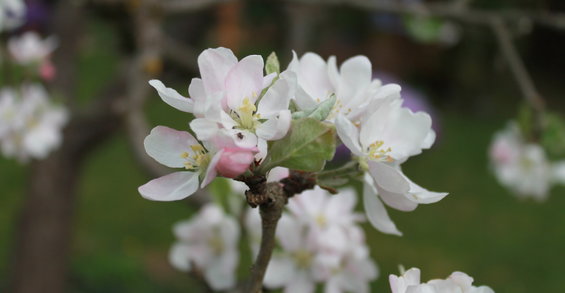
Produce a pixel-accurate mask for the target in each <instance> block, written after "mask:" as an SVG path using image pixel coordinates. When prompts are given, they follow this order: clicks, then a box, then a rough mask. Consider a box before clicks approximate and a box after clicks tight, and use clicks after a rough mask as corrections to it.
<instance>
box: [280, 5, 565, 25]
mask: <svg viewBox="0 0 565 293" xmlns="http://www.w3.org/2000/svg"><path fill="white" fill-rule="evenodd" d="M288 1H289V2H300V3H310V4H330V5H338V4H342V5H349V6H354V7H359V8H363V9H366V10H369V11H376V12H388V13H397V14H411V15H419V16H438V17H445V18H452V19H456V20H460V21H464V22H469V23H475V24H483V25H490V22H491V19H492V18H500V19H502V20H504V21H518V20H523V19H529V20H531V21H533V22H536V23H538V24H540V25H544V26H548V27H551V28H554V29H559V30H565V14H564V13H551V12H547V11H542V12H529V11H522V10H515V9H507V10H503V11H490V10H482V9H471V8H467V6H466V5H461V4H460V3H458V2H457V1H456V2H454V3H445V2H435V3H425V4H424V3H418V4H411V3H406V2H403V1H377V0H288ZM454 4H455V5H454Z"/></svg>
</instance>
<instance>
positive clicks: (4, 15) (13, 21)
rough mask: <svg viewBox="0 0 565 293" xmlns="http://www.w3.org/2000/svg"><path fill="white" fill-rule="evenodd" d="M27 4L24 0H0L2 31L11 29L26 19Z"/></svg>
mask: <svg viewBox="0 0 565 293" xmlns="http://www.w3.org/2000/svg"><path fill="white" fill-rule="evenodd" d="M25 13H26V6H25V3H24V1H22V0H2V1H0V32H2V31H5V30H11V29H14V28H16V27H18V26H19V25H21V24H22V23H23V21H24V17H25Z"/></svg>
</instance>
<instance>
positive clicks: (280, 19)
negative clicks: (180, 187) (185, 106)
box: [0, 0, 565, 293]
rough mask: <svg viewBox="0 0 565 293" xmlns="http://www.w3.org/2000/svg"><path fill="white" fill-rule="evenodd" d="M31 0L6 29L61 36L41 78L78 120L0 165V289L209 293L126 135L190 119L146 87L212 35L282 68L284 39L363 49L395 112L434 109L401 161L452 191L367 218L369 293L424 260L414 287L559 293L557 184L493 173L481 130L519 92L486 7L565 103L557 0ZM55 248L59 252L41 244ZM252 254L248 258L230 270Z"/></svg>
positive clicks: (171, 73) (519, 97)
mask: <svg viewBox="0 0 565 293" xmlns="http://www.w3.org/2000/svg"><path fill="white" fill-rule="evenodd" d="M26 3H27V5H28V13H27V21H26V24H25V25H24V26H23V27H21V28H19V29H18V30H16V31H13V32H10V33H8V34H17V33H19V32H21V31H25V30H35V31H38V32H40V33H41V34H43V35H44V36H49V35H54V36H56V37H57V38H58V39H59V48H58V49H57V51H55V53H54V62H55V65H56V66H57V69H58V77H57V80H55V82H54V83H53V85H52V89H53V91H54V92H56V93H57V94H58V95H59V96H60V97H61V99H63V100H64V101H67V102H68V104H69V105H71V106H70V109H71V111H72V119H71V122H70V123H69V126H68V127H67V129H65V140H64V142H63V146H62V147H61V149H59V150H58V151H57V152H55V153H54V154H53V155H52V156H50V157H49V158H48V159H47V160H45V161H42V162H31V163H29V164H27V165H22V164H19V163H18V162H16V161H15V160H10V159H5V158H0V190H1V192H0V193H1V196H0V260H1V261H0V291H1V292H10V291H8V290H9V289H8V288H9V284H10V280H13V279H16V280H17V279H18V278H19V279H20V280H24V279H25V280H26V282H34V280H35V278H39V279H41V277H42V276H43V277H44V278H45V277H46V276H49V275H50V274H53V276H63V277H61V278H62V280H63V284H64V285H63V286H64V288H65V289H64V292H138V293H140V292H204V290H205V288H201V287H199V286H200V285H198V283H195V282H194V280H192V279H191V278H190V277H189V276H187V275H185V274H183V273H181V272H178V271H175V270H174V269H173V268H172V267H171V266H170V265H169V264H168V258H167V254H168V249H169V247H170V245H171V244H172V242H173V241H174V237H173V235H172V233H171V226H172V224H173V223H175V222H177V221H179V220H182V219H185V218H188V217H189V216H190V215H192V214H193V213H194V212H195V211H196V209H195V208H194V207H193V206H192V205H191V204H190V202H172V203H158V202H150V201H147V200H144V199H142V198H141V196H140V195H139V194H138V192H137V187H138V186H140V185H141V184H143V183H145V182H146V181H147V180H148V179H150V178H152V177H153V175H154V173H152V171H151V168H150V167H148V165H150V164H151V163H150V162H144V161H143V160H144V159H143V158H140V157H141V156H143V153H140V152H139V151H136V149H135V145H136V143H137V144H138V145H140V144H139V141H140V139H142V138H143V137H144V136H145V135H146V134H147V133H148V129H150V127H153V126H155V125H166V126H169V127H172V128H177V129H185V128H186V127H187V122H188V119H190V117H188V116H187V115H186V114H184V113H182V112H179V111H176V110H174V109H172V108H171V107H169V106H167V105H166V104H165V103H163V102H162V101H161V100H160V99H159V97H158V95H157V94H156V92H154V91H152V89H150V88H149V86H148V85H147V83H146V81H147V80H148V79H150V78H152V77H158V78H159V79H161V80H163V82H164V83H165V84H167V85H172V86H174V87H175V88H176V89H177V90H178V91H179V92H180V93H181V94H185V95H186V94H187V86H188V84H189V82H190V80H191V79H192V78H193V77H197V76H198V75H199V73H198V68H197V67H196V58H197V56H198V54H199V53H200V52H201V51H202V50H204V49H206V48H210V47H218V46H224V47H227V48H230V49H232V50H233V51H234V52H235V53H236V55H237V56H238V57H240V58H241V57H243V56H245V55H248V54H260V55H262V56H263V57H265V58H266V56H267V55H268V54H269V53H270V52H272V51H274V52H276V53H277V55H278V56H279V58H280V59H281V63H282V64H283V67H286V64H288V61H290V59H291V57H292V53H291V50H295V51H296V52H297V54H298V55H299V56H300V55H302V54H303V53H305V52H308V51H313V52H316V53H318V54H320V55H321V56H322V57H324V58H327V57H329V56H331V55H335V56H337V59H338V63H341V62H343V61H344V60H345V59H347V58H349V57H352V56H354V55H358V54H363V55H366V56H368V57H369V59H370V60H371V62H372V64H373V69H374V71H375V72H374V74H375V77H378V78H381V79H382V80H383V81H385V82H387V83H389V82H393V83H398V84H400V85H401V86H402V87H403V92H402V93H403V97H404V98H405V100H406V104H407V106H409V107H414V109H417V110H425V111H428V112H430V113H431V115H432V116H433V120H434V127H435V129H436V131H437V132H438V139H437V140H436V144H435V145H434V147H433V148H432V149H430V150H428V151H425V152H424V153H423V154H421V155H419V156H417V157H415V158H412V159H410V160H409V161H408V162H407V163H406V164H404V171H405V173H406V174H407V175H408V176H409V177H410V178H411V179H413V180H414V181H415V182H418V183H419V184H421V185H422V186H425V187H426V188H429V189H430V190H437V191H447V192H449V193H450V195H449V196H448V197H446V198H445V199H444V200H442V201H441V202H439V203H436V204H434V205H429V206H426V205H424V206H420V207H419V208H418V209H417V210H416V211H414V212H411V213H402V212H398V211H396V210H392V209H389V213H390V215H391V218H392V219H393V220H394V221H395V222H396V224H397V226H398V227H399V229H400V230H401V231H403V233H404V236H403V237H395V236H390V235H385V234H383V233H379V232H377V231H376V230H374V229H372V228H371V227H370V226H369V225H366V226H365V228H366V229H365V231H366V234H367V238H368V242H369V245H370V247H371V255H372V257H373V258H374V259H375V261H376V262H377V263H378V266H379V269H380V277H379V278H378V279H377V280H376V281H375V282H374V283H373V284H372V290H373V292H390V289H389V288H388V275H389V274H397V273H398V266H399V265H404V266H405V267H406V268H409V267H419V268H420V269H421V270H422V274H423V276H422V279H423V280H428V279H431V278H443V277H447V276H448V275H449V274H450V273H451V272H452V271H456V270H460V271H464V272H466V273H468V274H469V275H470V276H473V277H474V278H475V284H486V285H489V286H491V287H492V288H493V289H494V290H495V291H496V292H514V293H520V292H565V280H564V277H563V276H564V275H565V253H564V251H565V250H564V248H565V213H564V212H563V210H564V209H565V188H564V187H562V186H560V187H555V188H553V189H552V190H551V195H550V196H549V198H548V200H547V201H545V202H537V201H534V200H519V199H517V198H516V197H514V196H513V195H512V194H511V193H510V192H509V191H507V190H506V189H504V188H503V187H502V186H500V185H499V184H498V183H497V181H496V179H495V177H494V175H493V174H492V172H491V170H490V168H489V160H488V156H487V152H488V146H489V144H490V142H491V139H492V136H493V134H494V133H495V132H496V131H497V130H499V129H501V128H503V127H504V126H505V125H506V123H507V121H508V120H510V119H514V117H516V116H517V113H518V110H519V108H520V107H521V105H523V103H524V102H523V101H524V98H523V93H522V92H521V88H520V85H519V83H518V82H517V81H516V79H515V78H514V76H513V73H512V71H511V69H510V67H509V66H508V62H507V60H506V58H505V56H504V53H502V52H501V50H500V49H501V47H500V40H499V36H498V37H497V34H496V33H495V32H494V30H493V26H492V25H490V24H491V18H493V17H494V18H496V19H501V20H502V21H503V22H504V24H505V26H506V28H507V30H506V31H505V32H506V33H507V34H508V37H510V38H511V40H512V43H513V45H515V47H514V48H515V49H517V50H518V53H519V56H520V58H521V60H522V61H523V63H524V65H525V67H526V68H527V70H528V72H529V75H531V78H532V80H533V83H534V84H535V85H536V87H537V90H538V91H539V92H540V93H541V95H542V96H543V98H544V99H545V101H546V104H547V106H548V108H550V109H552V110H554V111H556V112H559V113H565V97H564V95H565V84H564V81H565V74H564V73H563V68H565V55H564V52H565V21H563V13H565V2H563V1H560V0H520V1H510V0H468V1H465V0H463V1H457V0H453V1H423V0H422V1H419V0H398V1H394V0H389V1H385V0H370V1H362V0H351V1H346V0H343V1H323V0H319V1H313V0H311V1H308V0H302V1H282V0H281V1H262V0H255V1H217V0H216V1H214V0H191V1H189V0H186V1H181V0H167V1H165V0H163V1H153V2H152V1H147V0H130V1H119V0H97V1H94V0H91V1H88V0H82V1H81V0H78V1H48V0H45V1H41V0H28V1H26ZM558 16H559V17H560V18H558ZM141 110H143V112H141ZM140 113H141V114H140ZM137 126H139V127H137ZM71 137H72V139H71ZM138 147H139V146H138ZM146 159H147V158H146ZM63 170H66V171H63ZM148 170H149V171H148ZM213 188H216V189H217V190H220V192H221V190H222V188H221V186H220V187H217V186H216V187H213ZM33 223H40V224H42V225H44V226H41V225H40V226H39V228H31V226H33V225H32V224H33ZM34 227H38V226H34ZM33 229H36V230H33ZM53 229H54V230H53ZM38 230H39V232H38ZM30 231H35V232H30ZM31 234H34V235H35V236H30V235H31ZM52 238H57V239H52ZM50 245H51V246H52V247H59V248H60V249H59V250H58V251H56V252H53V254H50V252H45V251H47V250H43V251H42V249H45V247H46V246H50ZM24 250H27V251H33V252H28V253H27V254H26V252H24ZM46 254H48V255H46ZM33 255H35V257H33ZM50 257H51V258H50ZM25 259H36V260H37V261H38V262H39V264H37V263H33V261H31V262H29V261H28V262H25V261H23V262H22V260H25ZM22 263H23V264H22ZM41 263H43V265H41ZM250 263H251V261H250V260H249V259H248V257H242V261H241V264H240V270H239V271H240V274H241V275H245V274H246V272H247V268H248V267H249V265H250ZM67 265H68V266H67ZM67 269H68V270H67ZM65 271H67V272H68V273H67V274H65ZM38 275H39V277H38ZM27 278H29V279H27ZM53 278H55V277H53ZM53 286H55V288H57V285H56V284H55V285H53ZM59 288H60V287H59ZM56 290H59V289H56ZM56 290H55V291H52V292H57V291H56ZM21 292H25V290H23V291H21ZM28 292H32V291H28ZM35 292H40V291H35ZM41 292H44V291H41ZM45 292H47V291H45ZM49 292H51V291H49Z"/></svg>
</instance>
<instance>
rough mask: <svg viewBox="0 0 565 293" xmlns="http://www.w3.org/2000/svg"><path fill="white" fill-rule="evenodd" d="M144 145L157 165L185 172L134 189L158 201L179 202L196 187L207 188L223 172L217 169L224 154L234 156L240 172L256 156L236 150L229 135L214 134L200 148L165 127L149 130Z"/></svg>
mask: <svg viewBox="0 0 565 293" xmlns="http://www.w3.org/2000/svg"><path fill="white" fill-rule="evenodd" d="M144 145H145V150H146V152H147V154H148V155H149V156H150V157H152V158H153V159H155V160H156V161H157V162H159V163H161V164H163V165H165V166H167V167H170V168H184V169H186V170H187V171H180V172H175V173H171V174H168V175H165V176H163V177H160V178H157V179H153V180H151V181H149V182H148V183H146V184H144V185H142V186H140V187H139V188H138V190H139V193H140V194H141V195H142V196H143V197H145V198H147V199H150V200H158V201H173V200H180V199H183V198H186V197H187V196H190V195H192V194H193V193H194V192H195V191H196V190H197V189H198V187H199V186H200V187H202V188H203V187H205V186H206V185H208V184H209V183H210V182H211V181H212V180H213V179H214V178H215V177H216V175H217V174H218V172H221V171H222V170H223V169H224V168H220V167H223V166H222V160H223V158H225V157H224V155H226V156H228V157H230V158H231V157H232V156H233V155H234V154H235V155H237V156H238V163H237V168H240V169H239V170H243V171H244V170H245V169H246V168H247V166H249V164H250V163H251V162H252V161H253V159H254V157H253V155H254V154H255V153H256V149H252V148H249V149H246V148H240V147H237V146H236V145H235V143H234V142H233V140H232V139H231V137H229V136H225V135H221V134H218V135H217V136H216V137H214V138H212V139H211V140H210V141H206V142H204V146H203V145H201V144H200V143H199V142H198V141H197V140H196V139H195V138H194V137H193V136H192V135H191V134H190V133H188V132H186V131H178V130H175V129H172V128H168V127H165V126H157V127H155V128H153V130H151V133H150V134H149V135H148V136H147V137H146V138H145V141H144ZM227 161H228V163H230V164H231V163H234V160H229V159H228V160H227ZM199 177H200V179H199Z"/></svg>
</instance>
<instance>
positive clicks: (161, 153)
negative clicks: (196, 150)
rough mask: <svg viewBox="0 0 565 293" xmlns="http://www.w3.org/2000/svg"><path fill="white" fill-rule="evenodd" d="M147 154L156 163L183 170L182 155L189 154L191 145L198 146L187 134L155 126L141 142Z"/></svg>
mask: <svg viewBox="0 0 565 293" xmlns="http://www.w3.org/2000/svg"><path fill="white" fill-rule="evenodd" d="M143 144H144V145H145V151H146V152H147V154H148V155H149V156H150V157H152V158H153V159H155V160H156V161H157V162H159V163H161V164H163V165H165V166H167V167H171V168H183V167H184V162H185V160H184V158H183V153H184V152H189V150H190V146H191V145H197V144H199V143H198V141H197V140H196V139H195V138H194V137H193V136H192V135H191V134H190V133H188V132H186V131H179V130H175V129H172V128H169V127H166V126H157V127H155V128H153V130H151V133H149V135H148V136H147V137H146V138H145V140H144V141H143Z"/></svg>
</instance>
